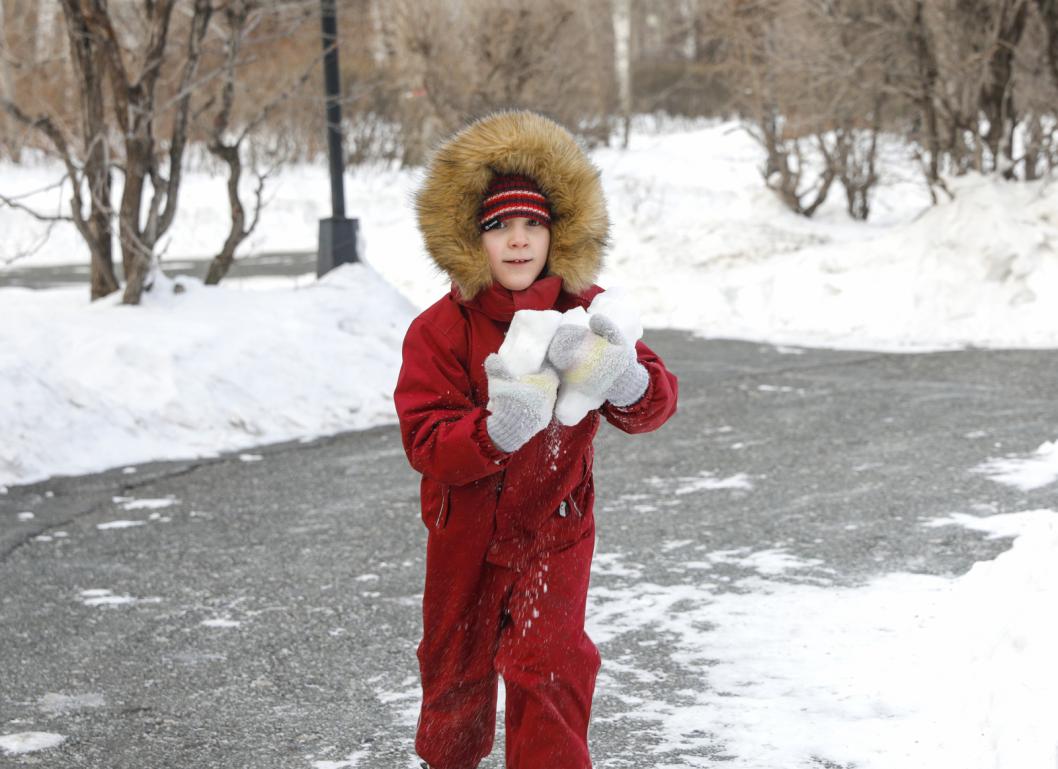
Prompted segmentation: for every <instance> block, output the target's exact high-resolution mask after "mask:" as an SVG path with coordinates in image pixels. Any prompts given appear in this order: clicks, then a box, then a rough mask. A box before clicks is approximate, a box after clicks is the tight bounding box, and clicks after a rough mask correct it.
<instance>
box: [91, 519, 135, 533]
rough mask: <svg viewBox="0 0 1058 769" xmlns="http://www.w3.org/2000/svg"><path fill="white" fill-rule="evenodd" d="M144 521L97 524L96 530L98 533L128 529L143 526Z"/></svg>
mask: <svg viewBox="0 0 1058 769" xmlns="http://www.w3.org/2000/svg"><path fill="white" fill-rule="evenodd" d="M146 524H147V522H146V521H123V520H122V521H107V522H106V523H97V524H96V528H97V529H99V530H100V531H108V530H110V529H130V528H132V527H133V526H145V525H146Z"/></svg>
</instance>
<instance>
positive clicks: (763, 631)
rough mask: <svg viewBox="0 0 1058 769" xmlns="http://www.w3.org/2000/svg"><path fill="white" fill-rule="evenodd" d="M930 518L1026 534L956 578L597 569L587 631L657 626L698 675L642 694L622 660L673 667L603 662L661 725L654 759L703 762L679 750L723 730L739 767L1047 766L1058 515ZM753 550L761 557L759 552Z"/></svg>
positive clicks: (704, 743)
mask: <svg viewBox="0 0 1058 769" xmlns="http://www.w3.org/2000/svg"><path fill="white" fill-rule="evenodd" d="M938 523H939V525H950V524H952V523H961V524H964V525H972V526H973V528H975V529H979V530H985V531H989V532H992V533H993V534H994V535H995V536H1016V537H1017V538H1016V540H1015V541H1014V543H1013V546H1012V548H1011V549H1010V550H1008V551H1007V552H1004V553H1003V554H1001V555H1000V556H999V557H997V558H996V559H995V560H993V561H989V562H982V563H978V564H976V565H974V567H973V568H972V569H971V570H970V571H969V572H968V573H967V574H964V575H963V576H961V577H957V578H943V577H934V576H927V575H910V574H893V575H887V576H884V577H881V578H879V579H877V580H875V581H874V582H872V583H870V584H869V585H867V586H866V587H862V588H856V589H849V588H842V589H839V588H835V587H833V586H816V585H810V584H790V583H781V582H775V581H771V580H767V579H763V578H761V577H750V578H747V579H744V580H741V581H740V582H739V583H737V587H738V588H740V590H739V591H738V592H727V591H723V592H715V593H714V592H713V589H712V588H711V587H710V586H709V585H708V583H706V584H698V585H693V584H686V583H684V584H676V585H664V586H663V585H655V584H645V583H641V582H638V581H635V582H633V581H629V580H618V581H617V584H614V582H615V581H614V580H613V578H612V577H610V578H608V577H607V576H606V574H607V572H606V570H603V573H602V574H600V575H597V576H599V577H600V579H599V580H596V584H595V585H594V586H593V594H592V601H591V603H590V604H589V632H590V634H591V635H592V637H593V638H595V639H596V641H597V642H602V643H604V644H605V643H607V642H610V641H612V640H614V639H615V638H617V637H618V636H620V635H622V634H624V633H628V632H634V631H637V630H645V629H649V631H650V632H651V634H652V635H655V636H656V637H658V638H659V639H663V640H661V641H660V643H662V644H665V645H671V646H672V647H673V653H672V655H671V658H672V660H673V661H675V662H676V663H677V664H678V666H679V668H680V669H681V674H680V675H679V676H678V678H679V680H680V681H681V682H684V683H683V686H684V687H686V686H687V685H688V683H687V682H688V681H693V680H694V678H695V677H697V678H699V680H700V684H699V686H698V687H696V688H694V689H687V688H683V689H680V690H679V691H676V692H671V693H670V696H668V697H666V699H665V700H659V701H652V700H640V699H637V698H636V697H634V696H629V693H628V692H622V691H621V688H620V685H621V681H620V674H621V671H628V670H630V671H631V674H632V675H634V676H639V677H642V676H651V675H657V676H660V677H664V676H665V673H664V672H657V673H655V671H652V670H651V669H650V668H649V667H639V666H638V665H637V664H636V661H635V660H633V659H630V658H629V657H628V656H627V655H626V656H624V657H622V659H621V666H619V667H618V669H617V670H618V672H617V673H608V672H607V665H606V663H605V662H604V664H603V674H604V675H607V676H612V680H610V679H607V681H606V683H605V685H603V686H602V687H601V689H602V690H603V691H606V690H610V691H611V692H614V693H615V696H616V697H618V698H619V699H620V700H621V701H622V702H625V703H626V705H627V707H628V708H629V712H628V713H627V714H626V715H624V716H618V717H617V718H616V720H617V721H621V720H623V719H625V718H628V719H633V720H636V721H647V722H653V723H654V726H653V727H652V729H653V731H652V733H654V734H656V735H657V737H658V739H659V741H660V742H659V744H658V745H657V747H656V753H657V754H658V755H657V756H656V758H655V759H654V760H652V761H650V762H648V763H650V765H651V766H657V767H677V766H679V767H684V766H697V765H699V764H698V763H695V759H694V757H693V754H687V753H683V752H681V751H686V750H688V749H689V748H695V749H701V748H705V747H708V746H715V744H716V742H717V741H719V742H720V743H721V745H722V751H723V754H724V755H725V756H727V757H729V758H730V761H729V762H725V765H727V766H730V767H731V769H773V768H774V767H778V766H786V767H808V766H842V767H844V766H856V767H857V768H858V769H907V767H925V766H928V767H933V768H934V769H994V767H1018V768H1019V769H1052V767H1053V766H1054V761H1055V757H1056V751H1058V732H1055V729H1054V714H1055V713H1058V657H1056V656H1055V654H1054V649H1055V648H1058V615H1056V614H1055V612H1054V610H1053V607H1054V606H1055V605H1058V560H1056V559H1055V558H1054V553H1055V552H1058V513H1056V512H1055V511H1052V510H1033V511H1028V512H1024V513H1016V514H1007V515H999V516H993V517H990V518H975V517H973V516H962V517H961V518H960V519H958V520H957V521H956V520H954V519H953V520H944V521H941V522H938ZM788 560H789V559H788ZM744 561H745V565H746V566H747V567H748V568H753V569H756V570H758V571H761V573H766V572H765V571H763V570H762V569H760V566H759V564H755V563H754V554H749V555H746V556H745V558H744ZM725 562H731V559H730V558H729V557H728V558H727V559H726V560H725ZM795 565H796V564H792V563H787V564H786V566H785V568H784V571H787V572H788V571H791V570H793V567H794V566H795ZM814 566H815V564H814V563H813V562H804V563H803V564H801V565H800V568H803V569H812V568H813V567H814ZM600 581H601V582H602V585H600V584H599V582H600ZM622 648H626V646H622ZM603 652H604V653H603V657H604V660H605V659H606V658H607V655H606V653H605V648H604V649H603ZM646 659H647V660H650V659H654V657H652V656H648V657H646ZM648 664H649V663H648ZM699 755H700V754H699Z"/></svg>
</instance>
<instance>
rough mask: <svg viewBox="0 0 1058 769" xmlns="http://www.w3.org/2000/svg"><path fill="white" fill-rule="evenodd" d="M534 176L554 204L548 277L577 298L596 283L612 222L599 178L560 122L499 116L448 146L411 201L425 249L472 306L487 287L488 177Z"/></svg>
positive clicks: (525, 113) (489, 277)
mask: <svg viewBox="0 0 1058 769" xmlns="http://www.w3.org/2000/svg"><path fill="white" fill-rule="evenodd" d="M496 173H501V174H525V175H526V176H530V177H532V178H533V179H534V180H535V181H536V183H537V184H538V185H539V186H540V189H541V190H542V191H543V192H544V194H545V195H547V199H548V202H549V203H550V204H551V214H552V223H551V249H550V252H549V255H548V260H547V273H546V274H549V275H557V276H559V277H560V278H562V287H563V288H564V289H566V291H568V292H570V293H573V294H579V293H580V292H582V291H584V290H585V289H587V288H589V287H590V286H591V285H592V283H594V282H595V278H596V276H597V275H598V274H599V269H600V268H601V266H602V256H603V249H604V248H605V247H606V246H607V244H608V235H609V228H610V220H609V218H608V217H607V214H606V200H605V198H604V197H603V193H602V184H601V183H600V181H599V172H598V170H597V169H596V168H595V166H594V165H592V163H591V161H590V160H588V157H587V155H585V154H584V151H583V150H582V149H581V148H580V146H579V145H578V144H577V142H576V140H575V139H574V138H573V136H572V135H571V134H570V133H569V131H567V130H566V129H565V128H563V127H562V126H560V125H559V124H558V123H555V122H554V121H552V120H550V119H548V118H546V117H543V116H542V115H538V114H536V113H534V112H528V111H524V110H523V111H508V112H498V113H495V114H493V115H489V116H487V117H484V118H481V119H480V120H477V121H475V122H474V123H471V124H470V125H469V126H467V127H466V128H464V129H463V130H462V131H460V132H459V133H457V134H455V135H454V136H453V137H451V138H450V139H449V140H448V141H446V142H445V143H444V144H443V145H442V146H441V148H440V149H439V150H438V151H437V153H436V154H435V155H434V157H433V160H432V161H431V162H430V165H429V166H428V168H427V170H426V179H425V181H424V182H423V186H422V188H421V189H420V190H419V192H418V194H417V195H416V197H415V207H416V211H417V213H418V217H419V229H420V230H421V231H422V234H423V240H424V241H425V243H426V250H427V251H428V252H429V254H430V256H431V257H432V258H433V260H434V262H435V263H436V264H437V266H438V267H440V268H441V269H442V270H443V271H444V272H446V273H447V274H448V276H449V277H450V278H451V279H452V281H453V282H454V283H455V284H456V286H457V287H458V288H459V292H460V294H461V295H462V296H463V298H464V299H473V298H474V297H475V296H476V295H477V294H478V293H479V292H480V291H481V290H482V289H485V288H488V287H489V286H490V285H492V273H491V272H490V271H489V261H488V256H487V255H486V253H485V249H484V247H483V246H482V245H481V233H480V231H479V229H478V211H479V208H480V206H481V201H482V198H483V196H484V194H485V191H486V190H487V189H488V186H489V182H490V181H491V180H492V176H493V174H496Z"/></svg>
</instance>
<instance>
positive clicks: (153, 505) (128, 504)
mask: <svg viewBox="0 0 1058 769" xmlns="http://www.w3.org/2000/svg"><path fill="white" fill-rule="evenodd" d="M179 501H180V500H178V499H175V498H174V497H161V498H159V499H130V498H128V497H125V498H123V499H122V502H121V506H122V507H123V508H124V509H125V510H161V509H163V508H166V507H172V506H173V505H175V504H176V503H177V502H179Z"/></svg>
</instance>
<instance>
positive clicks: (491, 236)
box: [481, 216, 551, 291]
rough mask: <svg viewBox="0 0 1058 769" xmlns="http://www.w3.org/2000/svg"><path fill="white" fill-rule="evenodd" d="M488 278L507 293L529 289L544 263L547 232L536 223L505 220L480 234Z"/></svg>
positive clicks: (535, 221) (523, 220)
mask: <svg viewBox="0 0 1058 769" xmlns="http://www.w3.org/2000/svg"><path fill="white" fill-rule="evenodd" d="M481 243H482V245H484V246H485V252H486V253H487V254H488V255H489V269H490V270H492V277H493V279H494V280H496V281H497V282H498V283H499V284H500V285H501V286H503V287H504V288H506V289H509V290H510V291H521V290H523V289H526V288H529V286H531V285H532V284H533V281H534V280H536V279H537V276H539V275H540V273H541V272H542V271H543V269H544V265H545V264H546V263H547V250H548V248H549V247H550V245H551V230H549V229H548V228H547V227H546V226H544V225H543V224H541V223H540V222H538V221H537V220H536V219H526V218H525V217H524V216H517V217H514V218H511V219H505V220H504V221H502V222H500V223H499V224H497V225H496V226H495V227H493V228H492V229H491V230H486V231H485V232H483V233H481Z"/></svg>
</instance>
